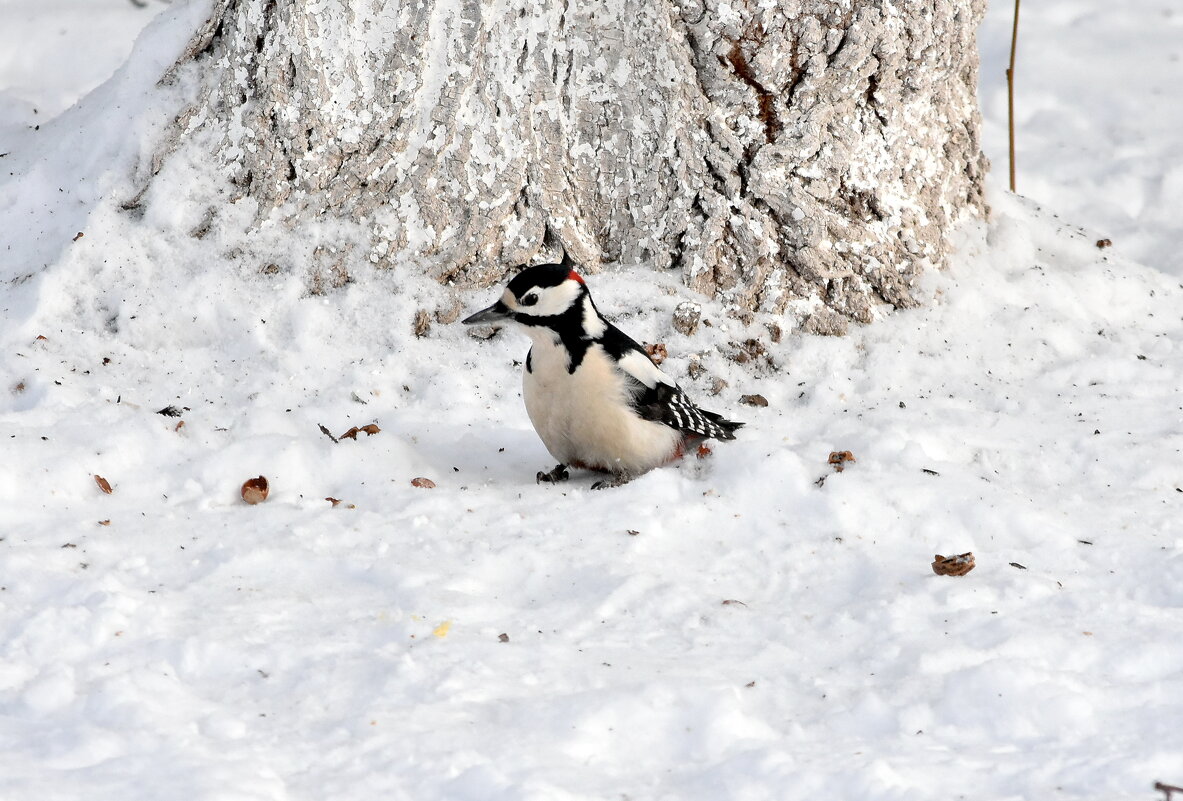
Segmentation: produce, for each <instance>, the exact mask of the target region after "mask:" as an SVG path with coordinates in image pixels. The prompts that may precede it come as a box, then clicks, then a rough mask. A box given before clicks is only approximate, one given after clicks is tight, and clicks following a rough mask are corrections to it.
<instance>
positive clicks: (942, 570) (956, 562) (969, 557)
mask: <svg viewBox="0 0 1183 801" xmlns="http://www.w3.org/2000/svg"><path fill="white" fill-rule="evenodd" d="M973 569H974V555H973V553H972V552H970V551H966V552H965V553H959V554H957V555H956V556H941V555H940V554H936V555H935V556H933V562H932V572H934V573H936V574H937V575H938V576H964V575H965V574H966V573H968V572H969V571H971V570H973Z"/></svg>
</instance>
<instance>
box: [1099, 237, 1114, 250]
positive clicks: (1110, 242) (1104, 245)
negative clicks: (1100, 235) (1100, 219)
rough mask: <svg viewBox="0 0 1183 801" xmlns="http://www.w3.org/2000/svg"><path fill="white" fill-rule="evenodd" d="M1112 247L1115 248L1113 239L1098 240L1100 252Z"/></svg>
mask: <svg viewBox="0 0 1183 801" xmlns="http://www.w3.org/2000/svg"><path fill="white" fill-rule="evenodd" d="M1111 247H1113V240H1111V239H1098V240H1097V249H1098V250H1104V249H1105V248H1111Z"/></svg>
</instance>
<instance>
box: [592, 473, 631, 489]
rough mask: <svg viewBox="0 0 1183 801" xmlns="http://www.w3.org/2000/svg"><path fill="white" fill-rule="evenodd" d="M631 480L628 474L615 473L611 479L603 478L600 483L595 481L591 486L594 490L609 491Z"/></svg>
mask: <svg viewBox="0 0 1183 801" xmlns="http://www.w3.org/2000/svg"><path fill="white" fill-rule="evenodd" d="M632 480H633V477H632V476H630V475H629V474H628V473H616V474H614V475H613V476H612V478H605V479H604V480H602V481H597V482H596V483H595V484H592V485H591V488H592V489H594V490H602V489H611V488H612V487H623V486H624V485H625V484H627V483H629V482H630V481H632Z"/></svg>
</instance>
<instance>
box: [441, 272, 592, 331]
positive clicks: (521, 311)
mask: <svg viewBox="0 0 1183 801" xmlns="http://www.w3.org/2000/svg"><path fill="white" fill-rule="evenodd" d="M564 261H566V259H564ZM587 294H588V292H587V286H586V284H584V282H583V278H582V277H581V276H580V275H579V273H577V272H575V270H573V269H572V268H571V266H570V264H539V265H537V266H535V267H527V268H526V269H524V270H522V271H521V272H520V273H518V274H517V275H515V276H514V277H513V279H512V280H511V281H510V282H509V284H508V285H507V286H506V287H505V291H504V292H503V293H501V297H500V298H499V299H498V301H497V302H496V303H494V304H493V305H492V306H489V307H488V308H485V309H481V310H480V311H479V312H477V313H476V314H473V315H471V316H469V317H466V318H465V319H464V320H463V322H464V324H465V325H480V324H484V325H496V324H499V323H504V322H516V323H520V324H522V325H527V326H531V325H532V326H539V325H541V326H548V327H553V326H554V323H556V322H557V321H558V320H559V319H562V318H564V316H565V315H566V314H567V313H568V312H570V311H571V310H572V309H575V308H577V307H578V309H579V311H578V312H576V313H579V314H582V310H583V304H582V303H581V301H582V300H583V298H585V297H587Z"/></svg>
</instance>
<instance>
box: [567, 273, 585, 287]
mask: <svg viewBox="0 0 1183 801" xmlns="http://www.w3.org/2000/svg"><path fill="white" fill-rule="evenodd" d="M567 280H568V281H578V282H579V283H581V284H583V283H584V281H583V276H582V275H580V274H579V273H577V272H575V271H574V270H572V271H571V272H569V273H567ZM584 285H585V286H586V284H584Z"/></svg>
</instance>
